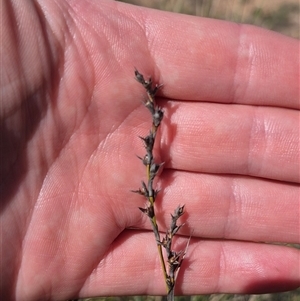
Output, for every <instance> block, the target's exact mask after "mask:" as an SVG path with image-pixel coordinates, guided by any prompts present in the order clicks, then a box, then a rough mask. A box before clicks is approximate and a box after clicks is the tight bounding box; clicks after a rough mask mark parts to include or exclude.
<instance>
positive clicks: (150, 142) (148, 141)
mask: <svg viewBox="0 0 300 301" xmlns="http://www.w3.org/2000/svg"><path fill="white" fill-rule="evenodd" d="M139 137H140V138H141V139H142V140H143V141H144V142H145V148H146V150H147V153H151V152H152V150H153V146H154V140H155V139H154V138H155V137H154V134H153V133H152V132H150V133H149V135H148V136H146V137H141V136H139Z"/></svg>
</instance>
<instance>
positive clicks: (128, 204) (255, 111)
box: [0, 0, 300, 300]
mask: <svg viewBox="0 0 300 301" xmlns="http://www.w3.org/2000/svg"><path fill="white" fill-rule="evenodd" d="M1 22H2V25H1V26H2V27H1V64H2V65H1V111H0V113H1V132H2V133H1V137H2V139H1V159H2V160H1V177H2V178H1V261H0V262H1V267H0V270H1V287H0V291H1V299H3V300H63V299H65V300H66V299H70V298H74V297H86V296H96V295H103V296H108V295H128V294H130V295H141V294H150V295H155V294H158V295H163V294H165V285H164V282H163V275H162V271H161V268H160V263H159V258H158V255H157V251H156V244H155V240H154V235H153V233H152V232H151V231H149V230H150V229H151V225H150V223H149V221H148V219H147V217H146V216H144V215H142V213H141V212H140V211H139V210H138V209H137V208H138V207H141V206H143V205H144V203H145V201H144V200H143V198H142V197H141V196H139V195H136V194H133V193H131V192H130V190H131V189H138V187H139V185H140V182H141V180H142V179H145V168H144V167H143V166H142V164H141V162H140V161H139V160H138V159H137V157H136V155H139V156H142V155H143V154H144V149H143V144H142V142H141V141H140V139H139V138H138V136H139V135H142V136H145V135H147V133H148V130H149V128H150V125H151V118H150V115H149V112H148V111H147V109H146V108H145V107H144V106H143V103H142V101H143V99H144V97H145V91H144V90H143V88H142V86H141V85H140V84H139V83H137V82H136V81H135V80H134V68H135V67H136V68H137V69H138V70H139V71H140V72H141V73H142V74H144V76H145V77H148V76H152V77H153V80H154V82H156V83H163V84H164V86H163V88H162V89H161V90H160V91H159V93H158V97H157V101H158V103H159V104H160V105H161V107H162V108H163V110H164V112H165V118H164V120H163V123H162V125H161V128H160V132H159V139H158V140H157V142H158V145H156V156H157V161H158V162H161V161H165V164H164V170H163V172H162V173H161V174H160V180H159V181H158V183H157V187H158V188H161V192H160V194H159V195H158V198H157V218H158V220H159V226H160V229H161V230H164V229H166V227H167V226H168V223H169V220H170V218H169V217H170V213H172V212H173V211H174V209H175V208H176V207H177V206H178V205H179V204H185V208H186V213H185V215H184V216H183V217H182V222H185V223H186V225H185V226H184V227H183V228H182V230H181V232H180V234H181V237H180V238H179V239H178V240H177V241H176V244H175V249H176V248H177V249H184V247H185V244H186V242H187V240H188V237H189V236H190V234H191V233H192V238H191V242H190V246H189V248H188V253H187V255H186V258H185V261H184V263H183V266H182V268H181V270H180V275H179V277H178V283H177V288H176V290H175V291H176V294H186V295H187V294H208V293H218V292H232V293H257V292H258V293H259V292H275V291H284V290H292V289H295V288H296V287H298V286H299V282H300V273H299V250H297V249H296V248H292V247H289V246H286V244H288V243H299V230H300V229H299V42H298V41H297V40H294V39H291V38H288V37H285V36H282V35H280V34H277V33H273V32H270V31H267V30H263V29H260V28H257V27H251V26H246V25H239V24H234V23H227V22H223V21H217V20H210V19H202V18H196V17H191V16H185V15H176V14H171V13H165V12H160V11H153V10H148V9H145V8H138V7H135V6H130V5H126V4H122V3H117V2H111V1H104V0H103V1H96V0H95V1H84V0H81V1H78V0H76V1H71V0H70V1H11V2H9V1H6V2H4V3H2V7H1ZM265 242H276V243H280V244H281V245H274V244H266V243H265Z"/></svg>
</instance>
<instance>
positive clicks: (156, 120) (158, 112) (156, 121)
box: [152, 108, 164, 127]
mask: <svg viewBox="0 0 300 301" xmlns="http://www.w3.org/2000/svg"><path fill="white" fill-rule="evenodd" d="M163 117H164V112H163V110H162V109H160V108H155V111H154V114H153V115H152V120H153V125H154V126H155V127H158V126H159V125H160V123H161V121H162V119H163Z"/></svg>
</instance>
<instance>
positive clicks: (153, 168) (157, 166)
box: [150, 162, 165, 179]
mask: <svg viewBox="0 0 300 301" xmlns="http://www.w3.org/2000/svg"><path fill="white" fill-rule="evenodd" d="M164 164H165V162H163V163H160V164H156V163H152V164H151V166H150V179H154V177H155V176H156V175H157V173H158V171H159V169H160V167H161V166H162V165H164Z"/></svg>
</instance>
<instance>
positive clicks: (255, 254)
mask: <svg viewBox="0 0 300 301" xmlns="http://www.w3.org/2000/svg"><path fill="white" fill-rule="evenodd" d="M186 241H187V239H186V238H185V239H184V238H182V239H178V240H177V241H176V246H177V247H179V248H181V249H182V248H183V249H184V245H185V243H186ZM116 263H117V264H116ZM298 263H299V251H298V250H296V249H293V248H289V247H283V246H275V245H267V244H255V243H249V242H244V243H241V242H236V241H205V240H197V239H192V241H191V244H190V246H189V249H188V253H187V256H186V259H185V261H184V262H183V265H182V268H181V270H180V275H179V276H178V281H177V287H176V289H175V293H176V294H185V295H188V294H209V293H218V292H228V293H262V292H271V291H273V292H274V291H280V290H289V289H294V288H297V287H298V285H299V280H300V278H299V275H300V274H299V265H298ZM128 279H130V281H128ZM116 294H123V295H127V294H131V295H141V294H150V295H163V294H165V285H164V280H163V274H162V270H161V267H160V262H159V259H158V255H157V249H156V244H155V240H154V237H153V233H150V232H149V233H139V232H137V233H134V231H133V230H127V231H125V232H124V233H123V234H122V235H121V236H120V237H118V239H117V240H116V241H115V243H114V245H112V247H111V249H110V250H109V252H108V253H107V256H106V257H105V258H104V259H103V260H102V261H101V262H100V263H99V265H98V268H96V269H95V270H94V271H93V273H92V274H91V276H90V277H89V279H88V281H87V282H86V284H85V285H84V287H83V289H82V290H81V293H80V295H82V296H91V295H94V296H96V295H103V296H107V295H116Z"/></svg>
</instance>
